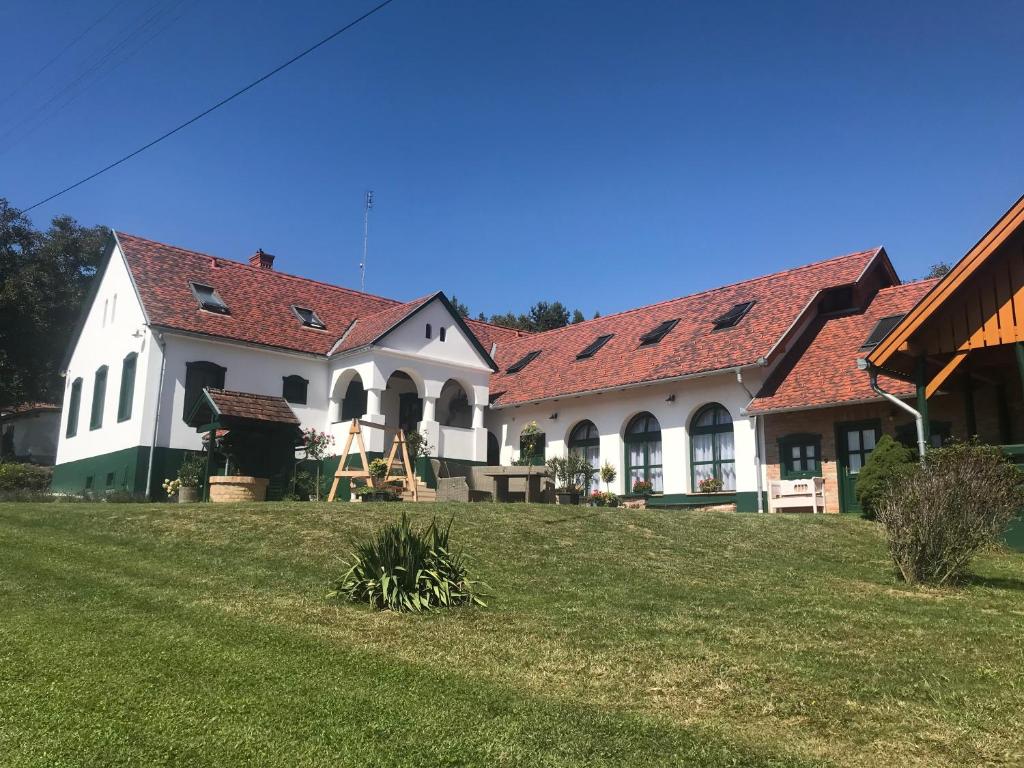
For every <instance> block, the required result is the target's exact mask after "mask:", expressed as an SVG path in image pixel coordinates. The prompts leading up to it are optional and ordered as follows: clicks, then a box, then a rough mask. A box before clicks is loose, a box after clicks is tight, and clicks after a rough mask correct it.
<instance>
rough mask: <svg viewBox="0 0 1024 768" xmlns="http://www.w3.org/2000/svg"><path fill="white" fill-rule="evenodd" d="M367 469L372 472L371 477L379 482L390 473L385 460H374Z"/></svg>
mask: <svg viewBox="0 0 1024 768" xmlns="http://www.w3.org/2000/svg"><path fill="white" fill-rule="evenodd" d="M367 469H368V470H369V471H370V477H372V478H373V479H374V481H376V482H379V481H381V480H383V479H384V477H385V476H386V475H387V473H388V463H387V462H386V461H384V459H374V460H373V461H371V462H370V463H369V464H368V465H367Z"/></svg>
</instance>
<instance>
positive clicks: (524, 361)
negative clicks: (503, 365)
mask: <svg viewBox="0 0 1024 768" xmlns="http://www.w3.org/2000/svg"><path fill="white" fill-rule="evenodd" d="M539 354H540V350H539V349H538V350H535V351H533V352H527V353H526V354H525V355H523V356H522V357H521V358H520V359H519V360H517V361H516V362H514V363H513V364H512V365H510V366H509V367H508V368H507V369H506V370H505V373H519V371H521V370H523V368H525V367H526V366H528V365H529V364H530V363H532V362H533V361H534V360H536V359H537V356H538V355H539Z"/></svg>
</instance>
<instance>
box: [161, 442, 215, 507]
mask: <svg viewBox="0 0 1024 768" xmlns="http://www.w3.org/2000/svg"><path fill="white" fill-rule="evenodd" d="M205 476H206V461H205V460H204V459H203V457H202V455H200V454H198V453H187V454H185V458H184V459H182V462H181V466H180V467H178V503H179V504H189V503H191V502H194V501H199V486H200V485H201V484H202V482H203V478H204V477H205ZM170 495H171V494H169V493H168V496H170Z"/></svg>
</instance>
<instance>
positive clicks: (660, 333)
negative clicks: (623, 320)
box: [640, 317, 679, 347]
mask: <svg viewBox="0 0 1024 768" xmlns="http://www.w3.org/2000/svg"><path fill="white" fill-rule="evenodd" d="M678 322H679V318H678V317H677V318H676V319H675V320H665V321H664V322H661V323H658V325H657V326H656V327H654V328H652V329H651V330H649V331H648V332H647V333H645V334H644V335H643V336H641V337H640V346H642V347H646V346H649V345H651V344H657V343H658V342H659V341H661V340H662V339H663V338H665V336H666V334H668V332H669V331H671V330H672V329H673V328H675V327H676V324H677V323H678Z"/></svg>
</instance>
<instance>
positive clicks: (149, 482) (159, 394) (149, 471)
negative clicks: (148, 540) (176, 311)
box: [146, 327, 167, 501]
mask: <svg viewBox="0 0 1024 768" xmlns="http://www.w3.org/2000/svg"><path fill="white" fill-rule="evenodd" d="M150 331H151V332H152V334H153V340H154V341H155V342H156V344H157V346H158V347H160V379H159V381H158V382H157V385H156V415H155V416H154V417H153V436H152V438H151V439H150V441H149V466H147V467H146V500H147V501H149V498H150V491H151V489H152V487H153V454H154V453H156V435H157V429H158V428H159V426H160V404H161V403H162V402H163V399H164V373H165V371H166V368H167V347H166V346H165V344H164V340H163V337H162V336H161V335H160V333H159V332H158V331H155V330H153V328H152V327H150Z"/></svg>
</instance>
